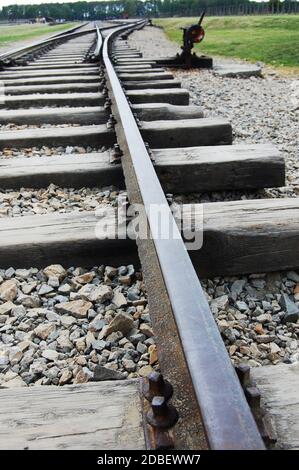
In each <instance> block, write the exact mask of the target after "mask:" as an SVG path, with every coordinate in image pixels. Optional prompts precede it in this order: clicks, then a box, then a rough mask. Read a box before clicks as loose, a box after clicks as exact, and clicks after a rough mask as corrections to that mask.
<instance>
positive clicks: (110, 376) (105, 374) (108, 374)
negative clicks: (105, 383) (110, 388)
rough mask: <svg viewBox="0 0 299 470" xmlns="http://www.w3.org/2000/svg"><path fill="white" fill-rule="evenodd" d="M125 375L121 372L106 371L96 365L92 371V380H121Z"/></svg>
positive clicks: (104, 368)
mask: <svg viewBox="0 0 299 470" xmlns="http://www.w3.org/2000/svg"><path fill="white" fill-rule="evenodd" d="M123 379H125V375H124V374H122V373H121V372H119V371H117V370H113V369H107V368H106V367H104V366H100V365H97V366H96V367H95V370H94V375H93V379H92V380H94V381H96V382H98V381H102V380H123Z"/></svg>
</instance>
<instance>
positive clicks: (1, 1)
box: [0, 0, 92, 7]
mask: <svg viewBox="0 0 299 470" xmlns="http://www.w3.org/2000/svg"><path fill="white" fill-rule="evenodd" d="M77 1H78V0H0V7H5V6H6V5H32V4H33V3H37V4H41V3H70V2H77ZM85 1H87V2H88V1H92V0H85Z"/></svg>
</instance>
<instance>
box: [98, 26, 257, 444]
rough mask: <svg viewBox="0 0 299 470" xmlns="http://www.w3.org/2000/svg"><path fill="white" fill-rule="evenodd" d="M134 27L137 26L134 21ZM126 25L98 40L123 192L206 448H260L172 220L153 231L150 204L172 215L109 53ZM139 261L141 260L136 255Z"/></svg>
mask: <svg viewBox="0 0 299 470" xmlns="http://www.w3.org/2000/svg"><path fill="white" fill-rule="evenodd" d="M136 26H140V24H138V25H137V23H136ZM130 28H132V25H128V26H127V27H126V26H121V27H119V28H117V29H115V30H114V31H112V32H111V33H110V34H109V35H108V36H107V37H106V38H105V39H104V41H103V48H102V59H103V62H104V66H105V72H106V78H107V87H108V93H109V97H110V100H111V102H112V110H113V113H114V117H115V118H116V126H115V130H116V134H117V137H118V142H119V144H120V147H121V150H122V151H123V153H124V157H123V166H124V172H125V177H126V183H127V188H128V191H129V193H130V187H131V188H133V189H132V192H133V193H134V191H135V193H138V194H135V195H134V194H133V195H132V194H129V195H130V196H131V199H133V202H134V199H135V200H136V199H137V200H139V201H141V202H142V205H143V210H144V213H145V215H146V218H147V222H148V226H149V229H150V232H151V238H152V240H153V244H154V249H155V254H156V256H157V262H158V264H159V266H158V267H157V271H158V270H160V271H161V273H162V277H163V278H162V282H163V285H164V286H165V291H166V292H165V295H166V297H165V299H166V302H167V303H169V305H170V308H171V312H172V314H173V317H174V319H175V324H176V327H177V332H178V335H179V341H180V345H181V349H182V352H183V356H184V358H185V363H186V365H187V368H188V370H189V375H190V377H191V380H192V388H193V391H194V394H195V397H196V401H197V404H198V407H199V410H200V415H201V418H202V421H203V424H204V430H205V433H206V437H207V441H208V444H209V447H210V448H211V449H222V450H225V449H239V450H241V449H242V450H257V449H264V444H263V441H262V438H261V436H260V434H259V431H258V429H257V426H256V423H255V421H254V418H253V416H252V413H251V411H250V408H249V406H248V404H247V401H246V398H245V395H244V393H243V390H242V388H241V385H240V383H239V379H238V378H237V375H236V372H235V370H234V368H233V366H232V364H231V360H230V358H229V356H228V353H227V351H226V349H225V346H224V343H223V340H222V338H221V335H220V333H219V331H218V328H217V326H216V323H215V320H214V318H213V315H212V312H211V310H210V308H209V305H208V302H207V299H206V297H205V294H204V292H203V289H202V286H201V284H200V281H199V279H198V277H197V274H196V272H195V270H194V268H193V265H192V263H191V260H190V257H189V255H188V253H187V250H186V247H185V245H184V242H183V240H182V238H181V234H180V232H179V230H178V228H177V226H176V223H175V222H174V223H173V224H172V228H173V230H174V232H173V236H172V237H171V238H170V239H163V238H162V237H160V236H159V234H158V230H157V221H156V218H155V217H154V216H153V211H152V210H151V209H152V207H153V206H154V205H157V207H159V208H160V210H161V212H162V214H163V217H165V218H167V219H168V220H171V219H173V215H172V213H171V210H170V208H169V205H168V202H167V200H166V198H165V195H164V192H163V189H162V187H161V185H160V182H159V180H158V178H157V175H156V173H155V170H154V167H153V164H152V162H151V158H150V156H149V154H148V151H147V148H146V145H145V143H144V141H143V139H142V136H141V133H140V131H139V128H138V125H137V123H136V121H135V118H134V116H133V114H132V110H131V107H130V104H129V102H128V100H127V98H126V95H125V93H124V91H123V89H122V86H121V83H120V81H119V79H118V77H117V74H116V72H115V70H114V66H113V64H112V62H111V60H110V57H109V52H110V48H111V45H112V42H113V40H114V38H115V37H116V36H117V35H119V34H121V33H122V32H124V31H126V30H127V29H130ZM130 171H131V173H130V178H127V176H126V173H127V172H130ZM132 175H133V176H132ZM132 180H134V182H133V183H132ZM134 185H135V186H134ZM136 188H137V189H136ZM141 263H142V264H143V260H142V257H141ZM161 301H162V300H161ZM174 335H175V333H174Z"/></svg>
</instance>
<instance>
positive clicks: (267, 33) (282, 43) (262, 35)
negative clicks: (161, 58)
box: [155, 15, 299, 72]
mask: <svg viewBox="0 0 299 470" xmlns="http://www.w3.org/2000/svg"><path fill="white" fill-rule="evenodd" d="M197 21H198V18H165V19H156V20H155V24H157V25H159V26H162V27H163V28H164V29H165V32H166V34H167V36H168V37H169V39H171V40H172V41H176V42H178V43H180V44H181V42H182V31H181V30H180V29H179V28H181V27H183V26H186V25H189V24H192V23H194V22H197ZM203 26H204V28H205V31H206V37H205V38H204V40H203V42H202V43H200V44H198V45H196V49H197V50H200V51H201V52H203V53H206V54H211V55H220V56H221V55H222V56H226V57H237V58H240V59H246V60H248V61H251V62H256V61H261V62H264V63H265V64H268V65H271V66H274V67H285V68H289V69H290V68H291V69H292V71H295V72H299V15H270V16H244V17H242V16H225V17H223V16H222V17H210V18H209V17H207V18H205V20H204V23H203Z"/></svg>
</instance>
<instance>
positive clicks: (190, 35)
mask: <svg viewBox="0 0 299 470" xmlns="http://www.w3.org/2000/svg"><path fill="white" fill-rule="evenodd" d="M205 13H206V12H205V11H203V13H202V14H201V17H200V18H199V21H198V23H197V24H193V25H191V26H188V27H185V28H181V29H182V30H183V45H182V47H181V49H182V52H181V53H180V54H177V55H176V57H173V58H167V59H164V58H162V59H157V60H156V62H157V64H159V65H165V66H166V65H167V66H168V67H182V68H186V69H190V68H204V69H209V68H212V67H213V60H212V58H211V57H207V56H205V55H201V56H198V55H196V54H195V52H193V53H192V49H193V47H194V44H198V43H200V42H201V41H202V40H203V39H204V37H205V30H204V28H203V27H202V22H203V19H204V16H205Z"/></svg>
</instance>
